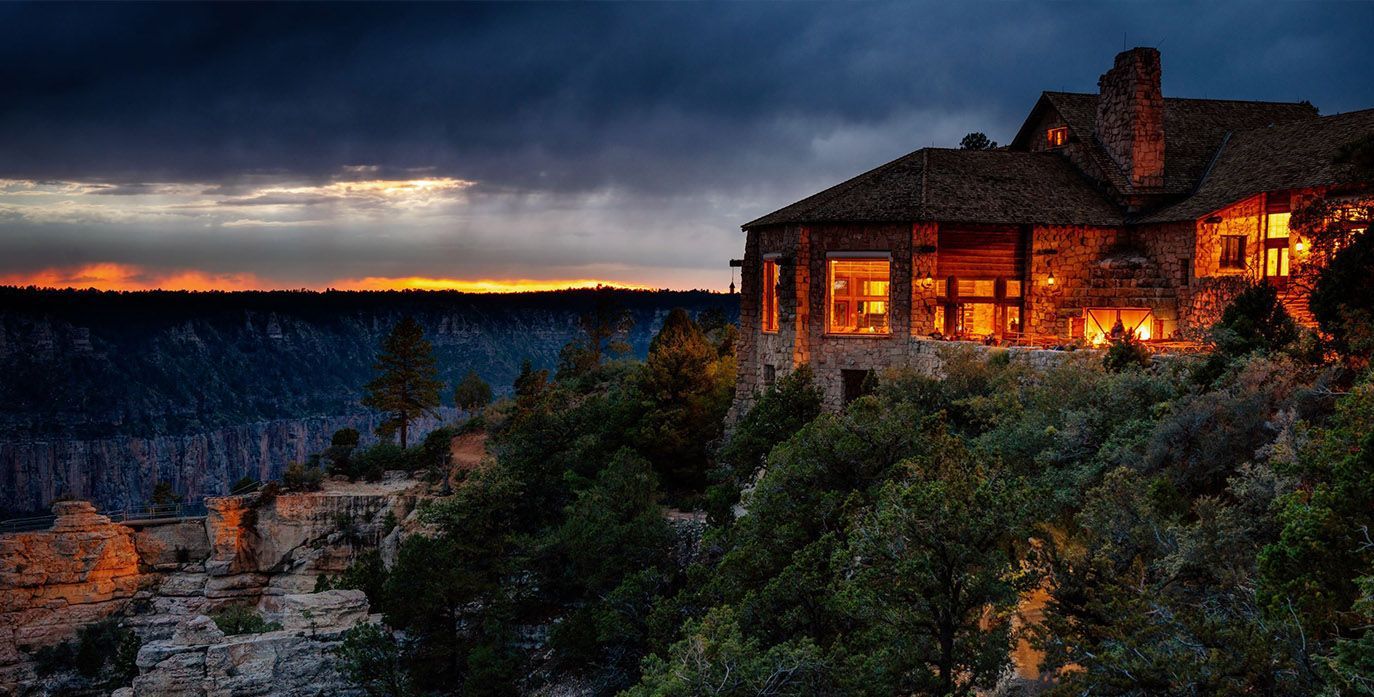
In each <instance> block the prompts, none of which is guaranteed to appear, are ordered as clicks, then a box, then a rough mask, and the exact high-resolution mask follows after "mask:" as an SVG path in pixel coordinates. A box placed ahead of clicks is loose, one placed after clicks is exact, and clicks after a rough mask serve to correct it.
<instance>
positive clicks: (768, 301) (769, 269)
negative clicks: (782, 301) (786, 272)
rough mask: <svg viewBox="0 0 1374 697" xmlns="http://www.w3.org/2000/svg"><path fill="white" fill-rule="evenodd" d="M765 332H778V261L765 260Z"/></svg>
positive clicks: (772, 259) (773, 259)
mask: <svg viewBox="0 0 1374 697" xmlns="http://www.w3.org/2000/svg"><path fill="white" fill-rule="evenodd" d="M763 331H765V332H769V333H772V332H776V331H778V260H777V259H776V258H770V259H764V260H763Z"/></svg>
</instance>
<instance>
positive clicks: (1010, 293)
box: [1007, 279, 1021, 298]
mask: <svg viewBox="0 0 1374 697" xmlns="http://www.w3.org/2000/svg"><path fill="white" fill-rule="evenodd" d="M1007 297H1008V298H1019V297H1021V282H1020V281H1017V280H1012V279H1008V280H1007Z"/></svg>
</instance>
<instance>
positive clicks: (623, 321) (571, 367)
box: [558, 293, 635, 378]
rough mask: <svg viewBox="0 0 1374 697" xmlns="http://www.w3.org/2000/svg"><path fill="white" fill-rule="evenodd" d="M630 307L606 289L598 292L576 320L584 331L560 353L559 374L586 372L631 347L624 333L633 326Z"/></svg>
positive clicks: (563, 375) (580, 373)
mask: <svg viewBox="0 0 1374 697" xmlns="http://www.w3.org/2000/svg"><path fill="white" fill-rule="evenodd" d="M634 324H635V322H634V317H632V316H631V315H630V311H629V310H627V309H625V307H624V306H622V305H620V304H619V303H618V302H616V301H615V299H614V297H612V296H611V295H609V294H606V293H597V294H596V296H595V297H594V298H593V300H592V306H591V308H589V309H588V310H587V311H586V312H584V313H582V315H581V316H580V317H578V320H577V326H578V329H579V330H580V331H581V335H580V336H579V337H578V338H577V339H576V340H574V341H571V342H569V343H568V344H567V345H566V346H564V347H563V350H562V351H561V352H560V353H559V357H558V376H559V377H560V378H565V377H573V376H577V375H583V374H585V373H587V372H589V371H592V370H595V369H596V368H598V367H600V366H601V361H602V359H604V358H605V357H607V356H619V355H622V354H625V353H628V352H629V351H630V344H629V343H628V342H626V341H625V337H626V336H627V335H628V334H629V333H630V329H632V328H633V327H634Z"/></svg>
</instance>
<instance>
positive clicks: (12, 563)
mask: <svg viewBox="0 0 1374 697" xmlns="http://www.w3.org/2000/svg"><path fill="white" fill-rule="evenodd" d="M53 512H54V513H55V514H56V515H57V519H56V521H55V522H54V524H53V526H52V529H51V530H45V531H41V532H28V533H19V534H11V535H4V536H0V685H13V684H16V683H19V682H22V681H24V680H26V679H31V678H32V671H31V668H30V667H29V665H28V664H27V662H26V657H25V655H24V653H22V652H23V651H31V650H33V649H35V648H39V647H44V646H52V645H54V644H58V643H61V642H63V641H67V640H70V639H71V638H73V637H74V636H76V633H77V631H78V630H80V629H81V627H84V626H86V625H88V624H91V623H93V622H96V621H99V620H101V619H104V618H106V617H108V616H110V615H112V614H114V613H116V612H118V611H120V610H121V609H123V608H124V606H125V605H126V604H127V603H128V602H129V600H130V599H132V598H133V597H134V595H135V594H136V593H137V592H138V591H139V590H140V589H141V588H143V587H145V586H146V585H149V584H150V583H153V582H155V580H156V577H154V576H150V575H148V574H146V573H144V572H143V571H141V570H140V565H139V559H138V553H137V551H136V548H135V545H134V533H133V531H132V530H130V529H129V528H126V527H124V526H121V525H114V524H112V523H111V522H110V519H109V518H106V517H105V516H102V515H99V514H97V513H96V511H95V507H93V506H92V505H91V504H90V503H88V502H85V501H60V502H58V503H55V504H53Z"/></svg>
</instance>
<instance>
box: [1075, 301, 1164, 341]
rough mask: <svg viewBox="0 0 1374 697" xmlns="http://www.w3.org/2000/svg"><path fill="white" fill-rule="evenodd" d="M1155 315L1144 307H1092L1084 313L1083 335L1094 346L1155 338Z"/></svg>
mask: <svg viewBox="0 0 1374 697" xmlns="http://www.w3.org/2000/svg"><path fill="white" fill-rule="evenodd" d="M1154 319H1155V315H1154V313H1153V312H1151V311H1150V309H1149V308H1143V307H1092V308H1088V309H1086V310H1084V311H1083V320H1084V322H1083V335H1084V338H1086V339H1087V340H1088V341H1090V342H1092V343H1094V344H1101V343H1104V342H1107V341H1109V340H1113V339H1121V338H1125V337H1128V336H1134V337H1135V338H1136V339H1139V340H1141V341H1148V340H1150V339H1153V338H1154V333H1155V332H1154Z"/></svg>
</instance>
